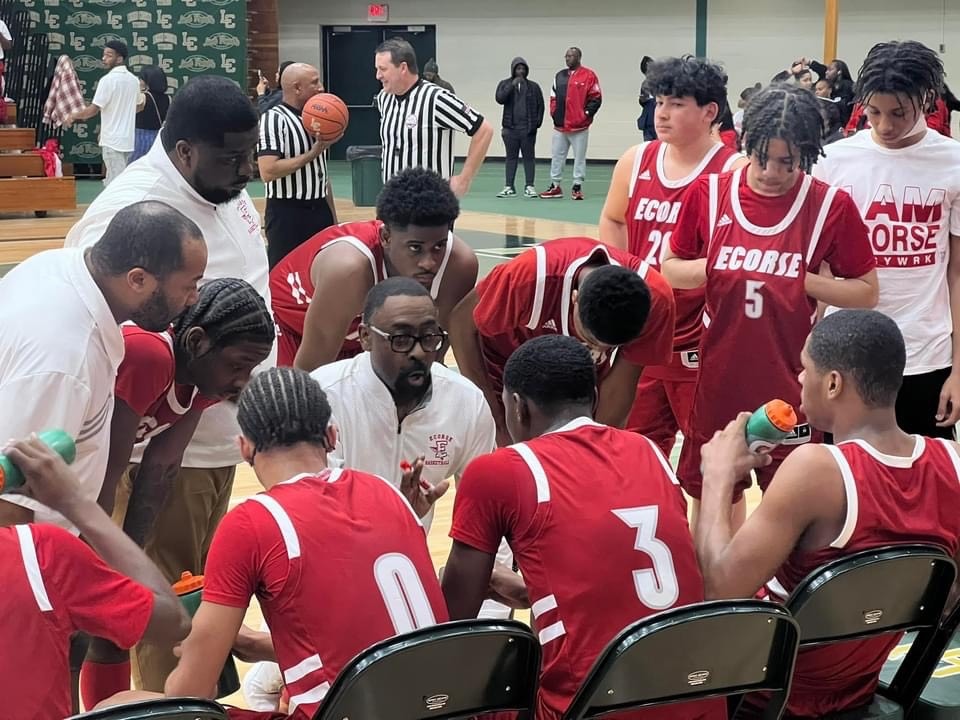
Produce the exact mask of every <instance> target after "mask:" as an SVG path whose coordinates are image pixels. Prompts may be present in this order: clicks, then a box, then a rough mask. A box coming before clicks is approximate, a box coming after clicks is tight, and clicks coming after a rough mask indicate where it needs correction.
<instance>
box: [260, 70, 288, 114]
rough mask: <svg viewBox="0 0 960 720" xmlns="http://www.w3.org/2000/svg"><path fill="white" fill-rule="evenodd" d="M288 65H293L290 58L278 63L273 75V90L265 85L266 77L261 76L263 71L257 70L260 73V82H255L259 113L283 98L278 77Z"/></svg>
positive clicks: (262, 112)
mask: <svg viewBox="0 0 960 720" xmlns="http://www.w3.org/2000/svg"><path fill="white" fill-rule="evenodd" d="M290 65H293V61H292V60H285V61H284V62H282V63H280V68H279V69H278V70H277V74H276V75H275V76H274V86H273V90H271V89H270V87H269V86H268V85H267V79H266V78H265V77H264V76H263V73H262V72H260V71H259V70H258V71H257V72H259V73H260V82H258V83H257V110H258V111H259V112H260V114H261V115H263V114H264V113H265V112H266V111H267V110H269V109H270V108H272V107H273V106H274V105H279V104H280V101H281V100H283V88H281V87H280V77H281V76H282V75H283V71H284V70H286V69H287V68H288V67H289V66H290Z"/></svg>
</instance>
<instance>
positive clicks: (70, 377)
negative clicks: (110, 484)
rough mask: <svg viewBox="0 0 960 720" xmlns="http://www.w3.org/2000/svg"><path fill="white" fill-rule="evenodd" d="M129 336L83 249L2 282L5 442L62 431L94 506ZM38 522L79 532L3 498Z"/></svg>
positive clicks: (1, 427) (22, 500) (39, 508)
mask: <svg viewBox="0 0 960 720" xmlns="http://www.w3.org/2000/svg"><path fill="white" fill-rule="evenodd" d="M122 360H123V334H122V333H121V331H120V328H119V327H118V326H117V321H116V320H115V319H114V317H113V313H112V312H111V311H110V307H109V306H108V305H107V301H106V300H105V299H104V297H103V294H102V293H101V292H100V288H99V287H97V284H96V283H95V282H94V280H93V277H92V276H91V275H90V272H89V271H88V270H87V266H86V263H85V262H84V259H83V251H82V250H78V249H65V250H47V251H46V252H42V253H39V254H38V255H34V256H33V257H31V258H30V259H28V260H25V261H24V262H22V263H20V264H19V265H18V266H17V267H15V268H14V269H13V270H11V271H10V272H9V273H8V274H7V276H6V277H4V278H3V279H2V280H0V408H4V410H3V412H0V437H2V438H3V439H4V440H6V439H7V438H24V437H26V436H27V435H29V434H30V433H32V432H40V431H41V430H49V429H54V428H61V429H63V430H65V431H66V432H67V433H68V434H69V435H70V436H71V437H73V438H74V439H75V440H76V442H77V459H76V461H75V462H74V464H73V469H74V471H75V472H76V475H77V478H78V479H79V481H80V483H81V487H82V488H83V494H84V496H85V497H87V498H90V499H92V500H96V499H97V496H98V495H99V494H100V487H101V486H102V485H103V476H104V474H105V473H106V470H107V455H108V451H109V446H110V418H111V416H112V415H113V386H114V381H115V379H116V375H117V368H118V367H119V366H120V362H121V361H122ZM0 497H2V498H3V499H4V500H7V501H9V502H12V503H14V504H16V505H20V506H22V507H26V508H30V509H31V510H33V511H34V513H35V515H36V521H37V522H53V523H56V524H58V525H60V526H62V527H65V528H67V529H69V530H72V531H74V532H76V529H75V528H73V527H72V526H71V525H70V523H69V522H67V521H66V519H65V518H63V516H61V515H60V514H58V513H55V512H53V511H52V510H50V509H49V508H47V507H45V506H43V505H41V504H40V503H38V502H37V501H36V500H33V499H31V498H27V497H24V496H23V495H18V494H16V493H5V494H4V495H2V496H0Z"/></svg>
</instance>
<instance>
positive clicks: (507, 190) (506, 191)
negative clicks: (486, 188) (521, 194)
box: [497, 185, 517, 198]
mask: <svg viewBox="0 0 960 720" xmlns="http://www.w3.org/2000/svg"><path fill="white" fill-rule="evenodd" d="M516 194H517V191H516V190H514V189H513V188H512V187H510V186H509V185H504V186H503V190H501V191H500V192H498V193H497V197H499V198H505V197H514V196H515V195H516Z"/></svg>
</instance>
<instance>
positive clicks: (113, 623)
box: [30, 525, 154, 649]
mask: <svg viewBox="0 0 960 720" xmlns="http://www.w3.org/2000/svg"><path fill="white" fill-rule="evenodd" d="M30 528H31V532H32V533H33V537H34V543H35V545H36V548H37V561H38V563H39V565H40V568H41V574H42V576H43V581H44V584H45V586H46V588H47V592H48V593H50V594H51V595H52V596H53V602H52V603H51V604H53V605H54V610H57V609H58V607H59V608H62V609H64V610H66V614H67V616H68V617H69V624H70V626H71V627H73V628H75V629H76V630H82V631H83V632H85V633H89V634H90V635H94V636H96V637H102V638H106V639H107V640H110V641H111V642H113V643H114V644H115V645H117V646H119V647H121V648H124V649H126V648H129V647H132V646H134V645H136V644H137V643H138V642H139V641H140V638H142V637H143V633H144V632H145V631H146V629H147V625H148V624H149V622H150V615H151V614H152V612H153V603H154V598H153V593H152V592H151V591H150V590H148V589H147V588H146V587H144V586H143V585H141V584H140V583H138V582H136V581H134V580H131V579H130V578H128V577H126V576H125V575H121V574H120V573H118V572H117V571H116V570H114V569H112V568H111V567H109V566H108V565H107V564H106V563H105V562H103V560H101V559H100V558H99V557H98V556H97V555H96V553H94V552H93V550H91V549H90V548H89V547H88V546H87V545H86V544H84V543H83V542H82V541H81V540H80V539H79V538H76V537H74V536H73V535H71V534H70V533H68V532H67V531H66V530H63V529H61V528H58V527H56V526H53V525H31V526H30Z"/></svg>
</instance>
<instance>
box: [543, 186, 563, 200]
mask: <svg viewBox="0 0 960 720" xmlns="http://www.w3.org/2000/svg"><path fill="white" fill-rule="evenodd" d="M540 197H542V198H544V199H549V198H562V197H563V190H561V189H560V186H559V185H557V184H556V183H550V187H548V188H547V189H546V190H544V191H543V192H542V193H540Z"/></svg>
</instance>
